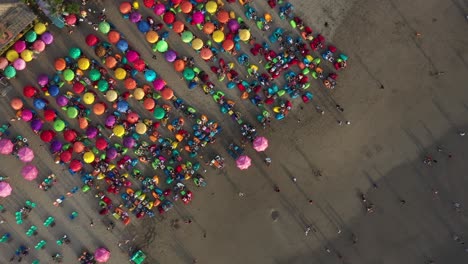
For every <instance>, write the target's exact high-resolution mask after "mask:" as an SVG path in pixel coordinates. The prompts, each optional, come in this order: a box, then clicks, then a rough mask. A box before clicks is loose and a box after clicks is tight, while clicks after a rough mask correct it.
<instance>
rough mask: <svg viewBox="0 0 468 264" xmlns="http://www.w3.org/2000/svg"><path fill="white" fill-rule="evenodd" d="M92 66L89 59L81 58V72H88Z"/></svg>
mask: <svg viewBox="0 0 468 264" xmlns="http://www.w3.org/2000/svg"><path fill="white" fill-rule="evenodd" d="M90 65H91V62H90V61H89V59H88V58H80V59H79V60H78V68H80V70H83V71H86V70H87V69H89V66H90Z"/></svg>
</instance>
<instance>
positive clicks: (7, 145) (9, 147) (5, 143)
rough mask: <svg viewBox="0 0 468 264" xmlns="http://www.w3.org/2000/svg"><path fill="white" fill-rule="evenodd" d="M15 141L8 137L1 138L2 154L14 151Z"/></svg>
mask: <svg viewBox="0 0 468 264" xmlns="http://www.w3.org/2000/svg"><path fill="white" fill-rule="evenodd" d="M13 147H14V145H13V143H12V142H11V140H9V139H7V138H2V139H0V154H4V155H7V154H10V153H11V152H12V151H13Z"/></svg>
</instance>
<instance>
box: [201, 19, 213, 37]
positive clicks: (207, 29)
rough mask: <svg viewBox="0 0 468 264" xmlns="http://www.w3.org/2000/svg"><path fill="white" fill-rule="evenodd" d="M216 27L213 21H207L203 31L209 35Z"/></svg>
mask: <svg viewBox="0 0 468 264" xmlns="http://www.w3.org/2000/svg"><path fill="white" fill-rule="evenodd" d="M215 29H216V27H215V25H214V24H213V23H211V22H206V23H205V24H204V25H203V32H205V33H206V34H208V35H211V33H213V31H215Z"/></svg>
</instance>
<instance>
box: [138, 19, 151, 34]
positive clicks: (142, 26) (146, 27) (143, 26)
mask: <svg viewBox="0 0 468 264" xmlns="http://www.w3.org/2000/svg"><path fill="white" fill-rule="evenodd" d="M150 29H151V26H150V24H149V23H148V22H146V21H144V20H142V21H140V22H138V30H139V31H140V32H142V33H146V32H148V31H150Z"/></svg>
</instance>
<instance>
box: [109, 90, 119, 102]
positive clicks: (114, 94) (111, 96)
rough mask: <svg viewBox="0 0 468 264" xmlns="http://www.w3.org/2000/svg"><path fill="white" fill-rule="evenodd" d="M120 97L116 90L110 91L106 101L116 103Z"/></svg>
mask: <svg viewBox="0 0 468 264" xmlns="http://www.w3.org/2000/svg"><path fill="white" fill-rule="evenodd" d="M118 96H119V95H118V94H117V92H116V91H115V90H109V91H107V93H106V99H107V101H109V102H114V101H115V100H117V97H118Z"/></svg>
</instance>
